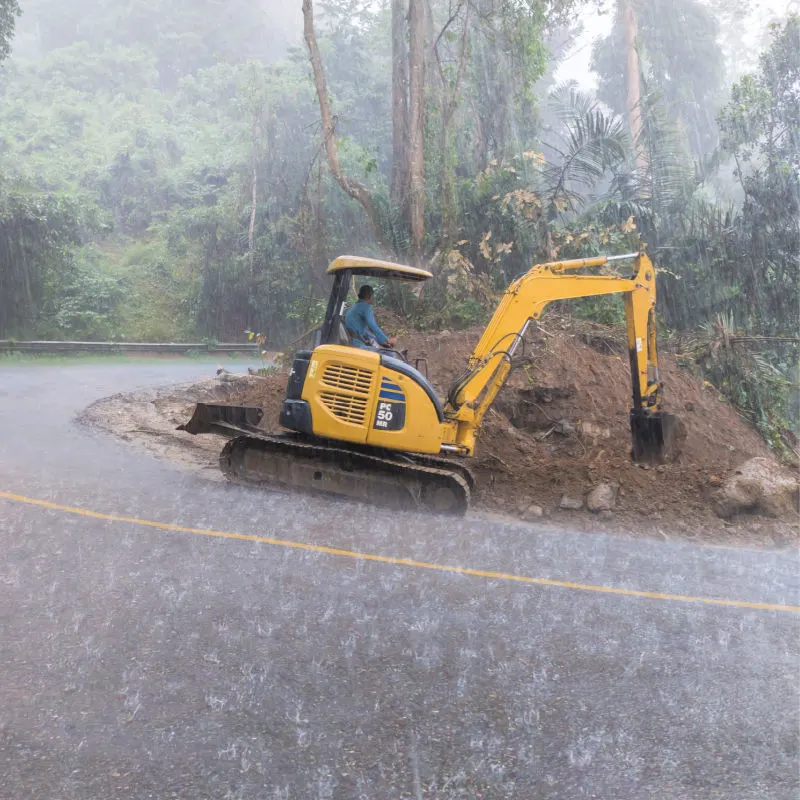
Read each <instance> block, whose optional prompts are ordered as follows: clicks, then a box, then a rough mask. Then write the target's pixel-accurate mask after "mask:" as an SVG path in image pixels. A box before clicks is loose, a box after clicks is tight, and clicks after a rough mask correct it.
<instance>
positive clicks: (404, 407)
mask: <svg viewBox="0 0 800 800" xmlns="http://www.w3.org/2000/svg"><path fill="white" fill-rule="evenodd" d="M377 378H378V380H377V381H376V392H375V403H374V405H373V407H372V409H371V414H370V420H369V431H368V434H367V444H370V445H373V446H374V447H386V448H389V449H391V450H404V451H406V452H409V453H438V452H439V450H440V449H441V445H442V425H441V423H440V422H439V418H438V417H437V415H436V409H435V408H434V406H433V403H432V402H431V400H430V398H429V397H428V395H427V394H426V393H425V390H424V389H423V388H422V387H421V386H420V385H419V384H418V383H417V382H416V381H414V380H413V379H412V378H410V377H408V376H407V375H401V374H400V373H399V372H395V371H394V370H393V369H388V368H387V367H380V368H379V371H378V376H377Z"/></svg>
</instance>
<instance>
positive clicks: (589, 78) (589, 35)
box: [556, 0, 800, 89]
mask: <svg viewBox="0 0 800 800" xmlns="http://www.w3.org/2000/svg"><path fill="white" fill-rule="evenodd" d="M752 8H753V10H752V12H751V14H750V17H749V18H748V19H747V20H746V22H745V24H746V25H747V27H748V28H749V29H750V31H751V35H750V37H749V38H750V39H751V40H752V42H753V44H754V46H753V58H752V60H751V67H752V66H755V64H756V63H757V59H758V52H757V47H756V46H755V42H756V40H757V39H758V36H759V34H760V33H761V31H762V30H763V28H764V27H765V26H766V25H768V24H769V23H770V22H772V21H773V19H775V18H783V17H785V16H786V15H787V14H789V12H790V11H793V12H796V13H800V0H756V2H753V3H752ZM613 19H614V15H613V14H612V13H606V14H598V13H597V11H596V9H594V8H585V9H584V10H583V11H582V12H581V14H580V20H581V22H583V26H584V30H583V34H582V35H581V36H580V37H579V38H578V40H577V41H576V42H575V45H574V47H573V48H572V51H571V53H570V54H569V56H568V57H567V58H566V59H565V60H564V62H563V63H562V64H561V66H560V67H559V69H558V71H557V72H556V79H557V80H558V81H559V82H561V81H569V80H575V81H577V82H578V83H579V84H580V85H581V86H582V87H583V88H585V89H594V88H596V87H597V76H596V75H595V74H594V73H593V72H592V71H591V70H590V69H589V62H590V61H591V57H592V44H593V43H594V42H595V40H596V39H598V38H601V37H604V36H607V35H608V33H609V31H610V29H611V24H612V22H613Z"/></svg>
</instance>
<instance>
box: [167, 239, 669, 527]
mask: <svg viewBox="0 0 800 800" xmlns="http://www.w3.org/2000/svg"><path fill="white" fill-rule="evenodd" d="M625 261H628V262H632V265H633V269H632V274H630V275H629V276H627V277H620V276H617V275H600V274H596V273H595V274H580V275H576V274H574V272H575V271H576V270H582V269H590V268H592V267H600V266H603V265H605V264H609V263H611V262H625ZM327 273H328V274H329V275H331V276H333V287H332V290H331V295H330V299H329V301H328V307H327V312H326V315H325V320H324V322H323V324H322V326H321V328H320V329H319V330H318V331H317V332H316V342H315V346H314V348H313V349H312V350H300V351H298V352H297V353H296V354H295V356H294V362H293V364H292V368H291V372H290V373H289V379H288V383H287V388H286V398H285V400H284V401H283V406H282V409H281V413H280V426H281V428H282V429H283V431H282V432H280V433H268V432H266V431H265V430H264V429H263V427H262V411H261V409H260V408H255V407H245V406H224V405H211V404H206V403H201V404H198V405H197V407H196V408H195V411H194V414H193V415H192V418H191V420H190V421H189V422H188V423H186V425H183V426H181V429H182V430H185V431H187V432H189V433H192V434H196V433H217V434H221V435H223V436H226V437H228V438H229V439H230V441H229V442H228V443H227V444H226V445H225V447H224V448H223V450H222V454H221V456H220V466H221V468H222V471H223V472H224V473H225V474H226V475H227V476H228V477H229V478H230V479H231V480H233V481H237V482H246V483H257V484H262V485H267V486H279V487H292V488H299V489H305V490H309V489H311V490H318V491H323V492H328V493H331V494H336V495H343V496H346V497H350V498H356V499H359V500H364V501H367V502H372V503H377V504H381V505H389V506H392V507H401V508H415V507H416V508H420V507H421V508H425V509H430V510H432V511H435V512H442V513H454V514H462V513H464V512H465V511H466V509H467V508H468V506H469V500H470V492H471V491H472V489H473V488H474V485H475V481H474V478H473V476H472V473H471V472H470V470H469V468H468V467H467V466H466V464H465V463H464V460H463V459H461V458H459V457H464V456H471V455H472V454H473V451H474V449H475V438H476V435H477V434H478V432H479V430H480V427H481V423H482V421H483V418H484V416H485V415H486V412H487V411H488V409H489V408H490V407H491V405H492V402H493V401H494V399H495V397H496V396H497V393H498V392H499V391H500V389H501V387H502V386H503V383H504V382H505V380H506V378H507V377H508V374H509V372H510V370H511V368H512V365H513V362H514V354H515V352H516V351H517V348H518V347H519V345H520V343H521V342H522V340H523V337H524V336H525V332H526V331H527V329H528V326H529V325H530V323H531V321H532V320H537V319H539V317H540V316H541V314H542V311H543V310H544V308H545V306H546V305H547V304H548V303H550V302H552V301H554V300H564V299H569V298H578V297H595V296H599V295H608V294H622V295H623V297H624V301H625V315H626V319H627V331H628V351H629V355H630V368H631V383H632V396H633V402H632V406H631V409H630V426H631V435H632V442H633V447H632V450H631V455H632V458H633V459H634V460H635V461H638V462H645V463H663V462H664V461H669V460H672V459H674V457H675V456H676V455H677V446H678V439H679V436H678V435H677V431H678V429H679V424H680V423H679V421H678V419H677V417H675V416H674V415H672V414H668V413H667V412H665V411H663V410H662V384H661V381H660V379H659V372H658V357H657V352H656V324H655V305H656V274H655V269H654V267H653V264H652V263H651V261H650V259H649V258H648V256H647V255H646V253H645V252H644V250H641V251H640V252H638V253H628V254H626V255H618V256H602V257H597V258H584V259H576V260H571V261H558V262H553V263H548V264H539V265H536V266H534V267H533V268H532V269H530V270H529V271H528V272H527V273H525V274H523V275H521V276H520V277H518V278H517V279H516V280H514V281H513V282H512V283H511V285H510V286H509V287H508V289H507V290H506V292H505V294H504V295H503V298H502V300H501V301H500V304H499V305H498V307H497V310H496V311H495V313H494V316H493V317H492V319H491V321H490V322H489V324H488V325H487V327H486V330H485V331H484V332H483V335H482V336H481V339H480V341H479V342H478V344H477V346H476V347H475V350H474V351H473V352H472V355H471V356H470V357H469V361H468V363H467V365H466V367H465V369H464V371H463V373H462V374H461V375H459V377H458V378H457V379H456V381H455V382H454V383H453V385H452V386H451V387H450V390H449V391H448V393H447V396H446V397H445V398H443V399H442V398H440V397H439V396H438V395H437V393H436V391H435V390H434V388H433V386H432V385H431V384H430V382H429V381H428V379H427V378H426V377H425V376H424V375H423V374H422V373H421V372H420V371H419V370H418V369H416V368H415V367H413V366H411V365H410V364H409V363H407V361H406V360H405V359H404V357H403V356H402V355H401V354H400V353H397V352H393V351H386V350H380V351H374V350H370V349H364V348H360V347H356V346H353V345H352V343H351V340H350V337H349V334H348V332H347V330H346V329H345V327H344V311H345V306H346V303H347V300H348V295H349V293H350V290H351V287H352V286H353V284H354V278H367V277H369V278H380V279H390V280H399V281H407V282H410V283H417V282H420V281H425V280H427V279H429V278H431V277H433V276H432V275H431V273H430V272H427V271H426V270H424V269H419V268H416V267H409V266H404V265H401V264H393V263H390V262H387V261H378V260H375V259H371V258H362V257H356V256H341V257H339V258H337V259H336V260H335V261H333V263H332V264H331V265H330V266H329V267H328V270H327Z"/></svg>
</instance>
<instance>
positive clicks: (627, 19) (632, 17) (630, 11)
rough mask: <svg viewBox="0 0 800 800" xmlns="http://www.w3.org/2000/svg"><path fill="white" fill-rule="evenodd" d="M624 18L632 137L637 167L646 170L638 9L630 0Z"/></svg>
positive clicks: (624, 11) (624, 7)
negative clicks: (638, 47) (638, 43)
mask: <svg viewBox="0 0 800 800" xmlns="http://www.w3.org/2000/svg"><path fill="white" fill-rule="evenodd" d="M622 18H623V22H624V24H625V52H626V56H627V64H628V68H627V82H628V120H629V124H630V129H631V139H632V140H633V147H634V151H635V153H636V167H637V169H639V170H640V171H642V172H644V171H645V170H646V169H647V156H646V155H645V151H644V142H643V141H642V106H641V102H642V88H641V80H640V68H639V52H638V50H637V49H636V37H637V35H638V29H637V24H636V11H635V10H634V8H633V3H631V2H629V1H628V0H623V2H622Z"/></svg>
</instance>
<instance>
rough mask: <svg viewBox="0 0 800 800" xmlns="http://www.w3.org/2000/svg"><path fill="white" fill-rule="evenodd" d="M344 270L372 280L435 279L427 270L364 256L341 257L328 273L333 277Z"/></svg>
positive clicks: (330, 267)
mask: <svg viewBox="0 0 800 800" xmlns="http://www.w3.org/2000/svg"><path fill="white" fill-rule="evenodd" d="M342 270H350V271H351V272H352V273H353V274H354V275H368V276H369V277H371V278H386V279H388V280H396V281H426V280H428V278H432V277H433V275H432V274H431V273H430V272H428V270H426V269H419V267H407V266H406V265H405V264H393V263H392V262H391V261H379V260H378V259H376V258H364V257H362V256H339V258H337V259H335V260H334V261H332V262H331V265H330V266H329V267H328V269H327V270H326V273H327V274H328V275H331V274H333V273H336V272H341V271H342Z"/></svg>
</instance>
